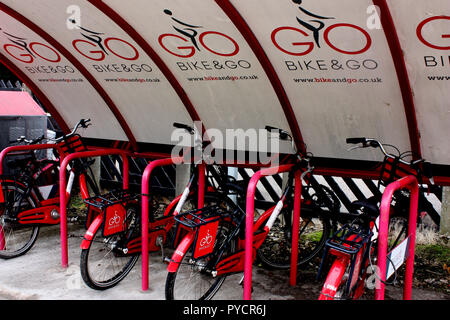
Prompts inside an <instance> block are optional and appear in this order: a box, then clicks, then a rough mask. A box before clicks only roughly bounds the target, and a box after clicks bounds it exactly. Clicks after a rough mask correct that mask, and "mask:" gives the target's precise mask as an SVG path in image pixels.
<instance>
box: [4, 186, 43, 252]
mask: <svg viewBox="0 0 450 320" xmlns="http://www.w3.org/2000/svg"><path fill="white" fill-rule="evenodd" d="M1 192H3V195H4V196H5V203H4V204H3V207H2V208H1V209H0V230H1V232H2V237H3V239H4V246H5V247H4V248H3V250H0V258H2V259H11V258H16V257H19V256H22V255H24V254H25V253H27V252H28V251H29V250H30V249H31V248H32V247H33V245H34V243H35V242H36V239H37V237H38V235H39V230H40V226H38V225H20V224H19V223H18V222H8V219H7V217H8V214H9V213H10V214H11V218H16V217H17V214H18V213H19V212H20V211H25V210H29V209H32V208H36V207H37V206H38V205H37V202H36V201H35V200H34V199H33V198H32V197H31V196H28V197H26V199H25V203H24V202H23V201H24V195H25V194H26V193H27V190H26V188H25V187H23V186H21V185H20V184H18V183H17V182H15V181H2V190H1ZM17 204H18V205H20V208H18V207H17V206H16V205H17ZM22 206H23V207H22ZM3 239H2V240H3Z"/></svg>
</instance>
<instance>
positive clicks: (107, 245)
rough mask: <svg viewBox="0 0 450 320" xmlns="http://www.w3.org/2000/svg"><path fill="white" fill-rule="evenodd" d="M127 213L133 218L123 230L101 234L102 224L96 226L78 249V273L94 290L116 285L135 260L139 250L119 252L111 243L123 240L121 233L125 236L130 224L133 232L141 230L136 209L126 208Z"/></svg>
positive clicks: (128, 271) (137, 257)
mask: <svg viewBox="0 0 450 320" xmlns="http://www.w3.org/2000/svg"><path fill="white" fill-rule="evenodd" d="M130 210H134V212H130ZM131 215H132V216H131ZM127 216H128V217H129V218H131V219H133V221H131V222H130V223H129V224H128V225H127V229H126V230H125V231H124V232H121V233H119V234H117V235H112V236H109V237H104V236H103V232H102V228H101V227H99V228H97V230H96V232H95V234H94V237H93V238H92V241H90V243H89V246H88V248H87V249H82V250H81V258H80V271H81V277H82V279H83V281H84V283H85V284H86V285H87V286H88V287H90V288H92V289H95V290H106V289H109V288H112V287H114V286H116V285H117V284H118V283H119V282H120V281H122V280H123V279H124V278H125V277H126V276H127V275H128V274H129V273H130V271H131V270H132V269H133V267H134V265H135V264H136V262H137V261H138V259H139V255H140V253H135V254H130V255H127V254H122V253H120V252H118V251H117V250H116V249H115V247H114V246H115V245H117V244H118V243H120V242H121V241H123V237H124V236H126V234H127V233H128V232H129V231H130V230H131V228H134V229H133V230H132V231H133V232H136V233H139V232H140V223H139V219H138V216H137V211H136V209H135V208H128V209H127ZM133 223H134V224H133ZM136 224H137V226H136Z"/></svg>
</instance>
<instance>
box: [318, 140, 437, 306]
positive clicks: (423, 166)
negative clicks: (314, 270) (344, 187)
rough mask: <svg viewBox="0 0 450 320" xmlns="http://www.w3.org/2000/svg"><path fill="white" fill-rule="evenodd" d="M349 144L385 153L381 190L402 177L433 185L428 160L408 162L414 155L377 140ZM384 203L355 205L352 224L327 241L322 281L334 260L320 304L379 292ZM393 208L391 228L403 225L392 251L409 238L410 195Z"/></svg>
mask: <svg viewBox="0 0 450 320" xmlns="http://www.w3.org/2000/svg"><path fill="white" fill-rule="evenodd" d="M347 143H352V144H361V145H360V146H357V147H354V148H359V147H362V148H366V147H373V148H379V149H380V150H381V151H382V152H383V154H384V155H385V158H384V161H383V163H382V168H381V174H380V179H379V187H381V186H382V185H384V186H386V185H388V184H389V183H391V182H393V181H394V180H396V179H397V178H398V177H401V176H406V175H414V176H416V177H417V180H418V182H419V185H423V177H427V178H428V179H429V180H430V181H431V183H432V181H433V179H432V174H431V169H430V164H429V163H428V162H426V161H425V160H424V159H418V160H413V161H406V160H404V159H405V158H406V157H411V154H412V153H411V152H409V151H408V152H404V153H400V151H399V150H398V149H397V148H395V147H394V146H392V145H387V144H382V143H380V142H379V141H377V140H375V139H367V138H349V139H347ZM385 147H392V148H394V149H395V150H397V154H392V153H388V152H387V151H386V149H385ZM354 148H352V149H354ZM420 189H421V192H420V196H419V198H421V199H419V212H422V211H427V205H426V204H427V203H428V201H427V200H426V199H425V197H424V189H423V188H420ZM380 201H381V199H377V198H375V197H373V198H370V199H367V200H363V201H355V202H354V203H353V207H354V211H353V212H351V213H350V214H349V216H350V217H352V220H351V221H350V222H349V223H347V224H344V225H343V226H342V227H341V228H340V229H339V230H338V231H337V232H336V233H335V234H334V235H333V236H332V237H331V238H330V239H329V240H327V242H326V244H325V250H324V255H323V259H322V263H321V266H320V268H319V273H318V279H320V277H321V276H322V274H323V272H324V269H325V267H326V265H327V264H328V262H329V260H330V259H334V260H333V262H332V265H331V268H330V270H329V272H328V275H327V277H326V280H325V283H324V285H323V288H322V291H321V293H320V296H319V300H344V299H359V298H360V297H361V296H362V295H363V293H364V291H365V289H366V287H370V288H372V289H375V280H376V273H375V265H376V257H374V255H375V254H376V253H377V244H378V241H377V240H378V226H379V215H380V210H379V202H380ZM391 208H392V210H391V211H392V212H393V214H392V215H391V218H390V221H389V222H390V223H389V224H390V228H392V227H393V226H394V222H395V221H396V220H397V221H399V222H400V231H399V232H397V234H396V235H395V233H394V236H393V237H392V238H391V239H389V245H390V249H389V251H390V250H391V249H392V248H394V247H396V246H397V244H399V243H400V241H402V240H403V239H405V238H406V234H407V232H406V231H407V230H406V228H407V223H406V222H407V218H408V216H409V212H408V210H409V193H408V191H406V190H399V191H397V192H396V193H394V197H393V202H392V204H391ZM419 218H420V216H419ZM397 229H398V228H397ZM390 233H391V232H390ZM389 261H390V260H389ZM389 263H390V264H391V265H392V267H393V268H392V270H393V272H392V273H391V275H395V278H396V277H397V270H396V266H395V264H394V263H393V262H392V261H390V262H389ZM387 278H388V277H387ZM395 278H394V281H395Z"/></svg>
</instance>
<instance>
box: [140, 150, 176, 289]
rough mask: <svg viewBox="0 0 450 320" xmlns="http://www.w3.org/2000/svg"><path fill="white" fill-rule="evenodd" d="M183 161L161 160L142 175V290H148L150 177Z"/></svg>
mask: <svg viewBox="0 0 450 320" xmlns="http://www.w3.org/2000/svg"><path fill="white" fill-rule="evenodd" d="M182 160H183V158H182V157H179V158H167V159H160V160H155V161H152V162H150V163H149V164H148V165H147V167H146V168H145V170H144V174H143V175H142V186H141V191H142V204H141V205H142V213H141V215H142V219H141V221H142V230H141V239H142V244H141V247H142V261H141V262H142V266H141V268H142V271H141V272H142V290H143V291H147V290H148V217H149V208H148V202H149V199H150V196H149V191H150V177H151V175H152V172H153V170H154V169H155V168H157V167H162V166H168V165H172V164H174V163H180V162H181V161H182Z"/></svg>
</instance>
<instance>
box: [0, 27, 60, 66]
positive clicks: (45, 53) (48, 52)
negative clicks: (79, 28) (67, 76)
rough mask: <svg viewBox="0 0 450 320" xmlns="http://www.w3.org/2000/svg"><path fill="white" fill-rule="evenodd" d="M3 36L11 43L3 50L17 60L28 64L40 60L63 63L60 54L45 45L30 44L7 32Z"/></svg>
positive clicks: (5, 45)
mask: <svg viewBox="0 0 450 320" xmlns="http://www.w3.org/2000/svg"><path fill="white" fill-rule="evenodd" d="M0 30H1V29H0ZM3 34H4V35H5V36H6V37H7V38H8V40H9V41H10V43H6V44H4V45H3V49H4V50H5V51H6V52H7V53H8V54H9V55H10V56H11V57H13V58H14V59H16V60H19V61H21V62H23V63H28V64H30V63H33V62H34V61H35V60H36V59H38V58H41V59H43V60H45V61H48V62H51V63H58V62H60V61H61V56H60V55H59V53H58V52H57V51H56V50H55V49H53V48H52V47H50V46H48V45H46V44H44V43H41V42H36V41H33V42H28V40H27V39H26V38H22V37H18V36H15V35H12V34H10V33H7V32H3Z"/></svg>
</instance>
